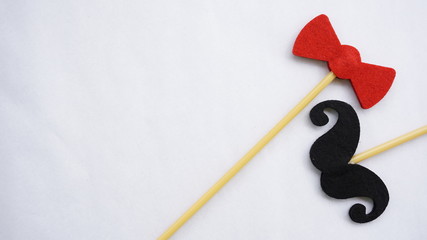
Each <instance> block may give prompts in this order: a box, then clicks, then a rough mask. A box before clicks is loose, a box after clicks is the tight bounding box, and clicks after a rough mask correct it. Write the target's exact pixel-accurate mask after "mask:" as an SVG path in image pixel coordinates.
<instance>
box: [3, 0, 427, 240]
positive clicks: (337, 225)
mask: <svg viewBox="0 0 427 240" xmlns="http://www.w3.org/2000/svg"><path fill="white" fill-rule="evenodd" d="M426 11H427V2H426V1H423V0H418V1H396V0H395V1H390V0H384V1H352V2H344V1H326V0H323V1H292V2H291V1H252V0H251V1H248V0H241V1H119V0H117V1H112V0H108V1H106V0H102V1H101V0H100V1H85V0H78V1H30V0H29V1H16V0H10V1H6V0H2V1H1V2H0V36H1V40H0V53H1V54H0V64H1V65H0V133H1V134H0V155H1V156H0V163H1V165H0V194H1V195H0V239H25V240H26V239H79V240H80V239H102V240H104V239H155V238H156V237H158V236H159V235H160V234H161V233H162V232H163V231H164V230H165V229H166V228H167V227H168V226H169V225H170V224H171V223H173V222H174V221H175V220H176V218H178V217H179V216H180V215H181V214H182V213H183V212H184V211H185V210H186V209H187V208H188V207H189V206H190V205H191V204H192V203H193V202H194V201H195V200H197V199H198V197H199V196H200V195H201V194H202V193H204V192H205V191H206V190H207V189H208V188H209V187H210V186H211V185H212V184H213V183H214V182H215V181H216V180H217V179H218V178H219V177H221V176H222V174H223V173H224V172H225V171H226V170H228V169H229V168H230V167H231V166H232V165H233V164H234V163H235V162H236V161H237V160H238V159H239V158H240V157H241V156H243V155H244V153H245V152H246V151H247V150H248V149H249V148H250V147H251V146H252V145H253V144H255V143H256V142H257V140H258V139H259V138H260V137H262V136H263V135H264V134H265V133H266V132H267V131H268V130H269V129H270V128H271V127H272V126H273V125H274V124H275V123H276V122H277V121H279V120H280V119H281V118H282V117H283V116H284V115H285V114H286V113H287V112H288V111H289V110H290V109H291V108H292V107H293V106H294V105H295V104H296V103H297V102H298V101H299V100H300V99H301V98H302V97H303V96H304V95H305V94H306V93H307V92H308V91H309V90H310V89H311V88H312V87H313V86H314V85H315V84H316V83H317V82H318V81H320V79H322V78H323V77H324V76H325V75H326V74H327V72H328V69H327V67H326V64H325V63H324V62H319V61H314V60H307V59H302V58H299V57H295V56H293V55H292V53H291V50H292V46H293V43H294V40H295V38H296V36H297V34H298V32H299V31H300V30H301V29H302V27H303V26H304V25H305V24H306V23H307V22H308V21H309V20H311V19H312V18H314V17H315V16H317V15H318V14H321V13H325V14H327V15H328V16H329V18H330V20H331V22H332V24H333V26H334V28H335V30H336V32H337V35H338V36H339V38H340V40H341V42H342V43H343V44H349V45H352V46H355V47H356V48H357V49H358V50H359V51H360V53H361V56H362V60H363V61H365V62H368V63H374V64H378V65H383V66H388V67H393V68H395V69H396V71H397V76H396V79H395V83H394V84H393V86H392V88H391V90H390V92H389V93H388V94H387V96H386V97H385V98H384V99H383V100H382V101H381V102H380V103H379V104H377V105H376V106H374V107H373V108H371V109H369V110H363V109H361V107H360V106H359V104H358V102H357V99H356V97H355V95H354V93H353V90H352V89H351V86H350V84H349V82H348V81H347V80H337V81H335V82H333V83H332V84H331V85H330V86H329V87H327V89H326V90H325V91H323V92H322V93H321V94H320V95H319V96H318V97H317V98H316V99H315V100H314V101H313V102H312V103H311V104H310V105H309V106H308V107H307V108H306V109H305V110H304V111H303V112H302V113H301V114H300V115H299V116H298V117H297V118H296V119H295V120H294V121H293V122H292V123H291V124H290V125H289V126H288V127H287V128H285V129H284V131H282V132H281V133H280V134H279V135H278V136H277V137H276V138H275V139H274V140H273V141H272V142H271V143H270V144H269V145H268V146H267V147H266V148H265V149H264V150H263V151H262V152H261V153H260V154H259V155H258V156H257V157H256V158H254V159H253V161H251V162H250V164H248V165H247V166H246V167H245V168H244V169H243V171H241V172H240V173H239V174H238V175H237V176H236V177H235V178H234V179H232V181H231V182H230V183H229V184H227V186H226V187H225V188H223V189H222V190H221V191H220V192H219V193H218V194H217V195H216V196H215V197H214V198H213V199H212V200H211V201H210V202H209V203H208V204H207V205H206V206H205V207H204V208H202V210H201V211H200V212H198V213H197V214H196V215H195V216H194V217H193V218H192V219H191V220H190V221H189V222H188V223H187V224H186V225H184V227H183V228H181V230H179V231H178V232H177V233H176V234H175V235H174V237H173V238H172V239H176V240H179V239H181V240H192V239H215V240H216V239H245V240H251V239H339V238H345V239H358V240H360V239H426V238H427V229H426V223H427V205H426V202H427V188H426V185H427V161H426V155H427V148H426V146H427V145H426V144H427V138H426V136H424V137H421V138H418V139H416V140H414V141H411V142H410V143H407V144H405V145H402V146H399V147H398V148H395V149H393V150H390V151H388V152H385V153H383V154H381V155H378V156H375V157H373V158H371V159H369V160H366V161H365V162H362V165H363V166H366V167H368V168H370V169H371V170H373V171H374V172H375V173H377V174H378V175H379V176H380V177H381V178H382V179H383V181H384V182H385V183H386V185H387V187H388V189H389V192H390V203H389V206H388V208H387V209H386V211H385V212H384V214H383V215H382V216H381V217H380V218H379V219H377V220H375V221H373V222H371V223H367V224H362V225H360V224H355V223H353V222H352V221H351V220H350V219H349V217H348V209H349V208H350V207H351V205H353V204H354V203H356V202H357V201H360V200H358V199H349V200H335V199H332V198H329V197H327V196H326V195H325V194H324V193H323V192H322V191H321V188H320V183H319V176H320V174H319V171H317V169H315V168H314V167H313V166H312V165H311V162H310V160H309V154H308V153H309V149H310V147H311V145H312V144H313V142H314V141H315V139H316V138H318V137H319V136H320V135H322V134H323V133H324V132H325V131H327V130H328V129H329V128H330V127H331V126H332V124H333V121H334V119H336V117H335V116H334V115H333V116H332V121H331V123H330V124H329V125H327V126H326V127H315V126H314V125H313V124H312V123H311V121H310V120H309V117H308V112H309V110H310V109H311V108H312V107H313V106H314V105H315V104H317V103H319V102H321V101H324V100H328V99H338V100H343V101H345V102H348V103H350V104H351V105H352V106H354V107H355V109H356V111H357V113H358V115H359V118H360V122H361V130H362V132H361V138H360V144H359V147H358V151H357V152H360V151H363V150H366V149H368V148H370V147H373V146H376V145H378V144H380V143H382V142H384V141H387V140H389V139H391V138H394V137H396V136H399V135H401V134H403V133H406V132H408V131H410V130H413V129H415V128H418V127H421V126H423V125H425V124H427V101H426V93H425V91H426V90H425V89H426V88H427V79H426V69H427V60H426V59H427V58H426V54H427V44H426V38H427V15H426ZM368 204H369V203H368Z"/></svg>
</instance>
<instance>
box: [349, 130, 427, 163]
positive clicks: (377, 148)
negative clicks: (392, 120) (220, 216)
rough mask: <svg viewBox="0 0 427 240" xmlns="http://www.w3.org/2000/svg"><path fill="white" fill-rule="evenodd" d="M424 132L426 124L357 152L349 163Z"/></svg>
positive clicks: (358, 160)
mask: <svg viewBox="0 0 427 240" xmlns="http://www.w3.org/2000/svg"><path fill="white" fill-rule="evenodd" d="M426 133H427V125H426V126H424V127H421V128H418V129H416V130H414V131H412V132H409V133H407V134H405V135H402V136H400V137H397V138H395V139H393V140H390V141H388V142H385V143H383V144H381V145H379V146H376V147H374V148H371V149H369V150H367V151H365V152H362V153H359V154H357V155H354V157H353V158H352V159H351V160H350V162H349V163H351V164H356V163H359V162H361V161H363V160H365V159H367V158H370V157H372V156H374V155H376V154H379V153H382V152H384V151H385V150H388V149H390V148H393V147H396V146H398V145H400V144H402V143H405V142H407V141H409V140H412V139H414V138H417V137H419V136H421V135H424V134H426Z"/></svg>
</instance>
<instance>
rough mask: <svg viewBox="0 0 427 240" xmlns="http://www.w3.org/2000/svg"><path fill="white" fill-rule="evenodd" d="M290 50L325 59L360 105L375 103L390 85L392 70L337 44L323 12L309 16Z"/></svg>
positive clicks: (301, 54)
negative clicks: (348, 84) (350, 88)
mask: <svg viewBox="0 0 427 240" xmlns="http://www.w3.org/2000/svg"><path fill="white" fill-rule="evenodd" d="M292 52H293V54H295V55H297V56H300V57H306V58H313V59H317V60H322V61H327V62H328V66H329V69H330V70H331V71H332V72H334V74H335V75H336V76H337V77H339V78H343V79H350V81H351V85H352V86H353V89H354V91H355V93H356V95H357V98H358V99H359V102H360V105H361V106H362V108H365V109H367V108H370V107H372V106H374V105H375V104H377V103H378V102H379V101H380V100H381V99H382V98H383V97H384V96H385V94H386V93H387V92H388V90H389V89H390V87H391V85H392V83H393V80H394V77H395V76H396V71H395V70H394V69H392V68H388V67H382V66H377V65H372V64H367V63H362V61H361V58H360V54H359V52H358V51H357V49H356V48H354V47H352V46H348V45H341V43H340V41H339V39H338V37H337V35H336V34H335V31H334V29H333V27H332V25H331V23H330V22H329V19H328V17H327V16H326V15H323V14H322V15H319V16H317V17H316V18H314V19H313V20H311V21H310V22H309V23H308V24H307V25H306V26H305V27H304V28H303V29H302V30H301V32H300V34H299V35H298V37H297V39H296V41H295V44H294V48H293V50H292Z"/></svg>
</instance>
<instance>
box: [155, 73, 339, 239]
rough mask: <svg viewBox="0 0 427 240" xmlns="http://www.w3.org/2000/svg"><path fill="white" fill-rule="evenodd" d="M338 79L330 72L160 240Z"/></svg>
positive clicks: (168, 236)
mask: <svg viewBox="0 0 427 240" xmlns="http://www.w3.org/2000/svg"><path fill="white" fill-rule="evenodd" d="M335 78H336V76H335V74H334V73H333V72H329V73H328V74H327V75H326V76H325V77H324V78H323V79H322V81H320V82H319V83H318V84H317V85H316V86H315V87H314V88H313V90H311V91H310V92H309V93H308V94H307V95H306V96H305V97H304V98H303V99H302V100H301V101H300V102H299V103H298V104H297V105H296V106H295V107H294V108H293V109H292V110H291V111H290V112H289V113H288V114H287V115H286V116H285V117H284V118H282V120H280V121H279V122H278V123H277V124H276V125H275V126H274V127H273V128H272V129H271V130H270V131H269V132H268V133H267V134H266V135H265V136H264V137H263V138H261V140H259V142H258V143H257V144H255V146H253V147H252V148H251V149H250V150H249V152H248V153H246V155H244V156H243V157H242V158H241V159H240V160H239V161H238V162H236V163H235V164H234V166H233V167H232V168H231V169H230V170H228V172H227V173H225V175H224V176H222V177H221V178H220V179H219V180H218V181H217V182H216V183H215V184H214V185H213V186H212V187H211V188H210V189H209V190H208V191H207V192H206V193H205V194H203V195H202V196H201V197H200V198H199V200H197V201H196V202H195V203H194V204H193V205H192V206H191V207H190V208H189V209H188V210H187V211H186V212H185V213H184V214H183V215H182V216H181V217H180V218H178V220H176V221H175V223H173V224H172V225H171V226H170V227H169V228H168V229H167V230H166V231H165V232H164V233H163V234H162V235H161V236H160V237H159V238H157V239H158V240H166V239H169V238H170V237H171V236H172V235H173V234H174V233H175V232H176V231H177V230H178V229H179V228H180V227H181V226H182V225H184V223H185V222H187V221H188V220H189V219H190V218H191V217H192V216H193V215H194V214H195V213H196V212H197V211H198V210H199V209H200V208H201V207H203V205H205V204H206V203H207V202H208V201H209V199H211V198H212V197H213V196H214V195H215V194H216V193H217V192H218V191H219V190H220V189H221V188H222V187H223V186H224V185H225V184H226V183H227V182H228V181H230V179H231V178H233V177H234V176H235V175H236V174H237V173H238V172H239V171H240V170H241V169H242V168H243V167H244V166H245V165H246V164H247V163H248V162H249V161H250V160H251V159H252V158H253V157H254V156H255V155H256V154H257V153H258V152H259V151H261V149H262V148H263V147H264V146H265V145H267V144H268V143H269V142H270V141H271V140H272V139H273V138H274V137H275V136H276V135H277V134H278V133H279V132H280V131H281V130H282V129H283V128H284V127H285V126H286V125H288V123H289V122H290V121H291V120H292V119H294V118H295V117H296V116H297V115H298V113H300V112H301V111H302V110H303V109H304V108H305V107H306V106H307V105H308V104H309V103H310V102H311V101H312V100H313V99H314V98H315V97H316V96H317V95H318V94H319V93H320V92H321V91H322V90H323V89H324V88H325V87H326V86H328V85H329V84H330V83H331V82H332V81H333V80H334V79H335Z"/></svg>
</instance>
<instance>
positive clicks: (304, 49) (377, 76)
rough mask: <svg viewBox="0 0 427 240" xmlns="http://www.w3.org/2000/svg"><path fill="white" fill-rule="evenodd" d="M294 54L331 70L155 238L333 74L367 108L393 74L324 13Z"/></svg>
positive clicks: (249, 155) (298, 41)
mask: <svg viewBox="0 0 427 240" xmlns="http://www.w3.org/2000/svg"><path fill="white" fill-rule="evenodd" d="M293 53H294V54H295V55H297V56H301V57H307V58H313V59H317V60H322V61H327V62H328V66H329V69H330V70H331V72H330V73H328V74H327V75H326V77H325V78H323V80H322V81H320V83H318V84H317V85H316V86H315V87H314V88H313V90H311V91H310V92H309V93H308V94H307V95H306V96H305V97H304V98H303V99H302V100H301V101H300V102H299V103H298V104H297V105H296V106H295V107H294V108H293V109H292V110H291V111H290V112H289V113H288V114H287V115H286V116H285V117H284V118H283V119H282V120H280V121H279V123H277V124H276V126H274V127H273V129H271V130H270V131H269V132H268V133H267V134H266V135H265V136H264V137H263V138H262V139H261V140H260V141H259V142H258V143H257V144H255V146H254V147H252V149H250V150H249V152H248V153H246V155H244V156H243V157H242V158H241V159H240V160H239V161H238V162H237V163H236V164H235V165H234V166H233V167H232V168H231V169H230V170H228V172H227V173H225V175H224V176H222V177H221V178H220V179H219V180H218V181H217V182H216V183H215V184H214V185H213V186H212V187H211V188H210V189H209V190H208V191H207V192H206V193H205V194H203V196H202V197H200V198H199V200H197V201H196V202H195V203H194V204H193V205H192V206H191V207H190V208H189V209H188V210H187V211H186V212H185V213H184V214H183V215H182V216H181V217H180V218H179V219H178V220H176V221H175V223H173V224H172V225H171V226H170V227H169V228H168V229H167V230H166V231H165V232H164V233H163V234H162V235H161V236H160V237H159V238H158V239H159V240H165V239H168V238H169V237H171V236H172V235H173V234H174V233H175V232H176V231H177V230H178V229H179V228H180V227H181V226H182V225H184V223H185V222H186V221H187V220H188V219H190V218H191V217H192V216H193V215H194V214H195V213H196V212H197V211H198V210H199V209H200V208H201V207H202V206H203V205H204V204H205V203H206V202H208V201H209V199H211V198H212V197H213V196H214V195H215V194H216V193H217V192H218V191H219V190H220V189H221V188H222V187H223V186H224V185H225V184H226V183H227V182H228V181H229V180H230V179H231V178H233V177H234V176H235V175H236V174H237V173H238V172H239V171H240V170H241V169H242V168H243V167H244V166H245V165H246V164H247V163H248V162H249V161H250V160H251V159H252V158H253V157H254V156H255V155H256V154H257V153H258V152H259V151H261V149H262V148H263V147H264V146H265V145H267V143H269V142H270V141H271V140H272V139H273V138H274V137H275V136H276V135H277V134H278V133H279V132H280V131H281V130H282V129H283V128H284V127H285V126H286V125H287V124H288V123H289V122H290V121H291V120H292V119H294V118H295V116H297V115H298V113H300V112H301V111H302V110H303V109H304V108H305V107H306V106H307V105H308V104H309V103H310V102H311V101H312V100H313V99H314V98H315V97H316V96H317V95H318V94H319V93H320V92H321V91H322V90H323V89H324V88H325V87H326V86H328V85H329V84H330V83H331V82H332V80H334V79H335V78H336V77H338V78H343V79H350V81H351V84H352V86H353V89H354V91H355V93H356V95H357V97H358V99H359V102H360V104H361V106H362V108H365V109H366V108H370V107H372V106H374V105H375V104H376V103H378V102H379V101H380V100H381V99H382V98H383V97H384V95H385V94H386V93H387V91H388V90H389V88H390V87H391V84H392V83H393V80H394V77H395V75H396V72H395V71H394V70H393V69H392V68H387V67H381V66H377V65H372V64H367V63H362V62H361V58H360V55H359V52H358V51H357V50H356V49H355V48H354V47H351V46H348V45H341V43H340V41H339V40H338V37H337V35H336V34H335V31H334V29H333V28H332V25H331V23H330V22H329V19H328V17H327V16H326V15H319V16H317V17H316V18H314V19H313V20H311V21H310V22H309V23H308V24H307V25H306V26H305V27H304V28H303V29H302V30H301V32H300V34H299V35H298V37H297V39H296V41H295V45H294V48H293Z"/></svg>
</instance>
